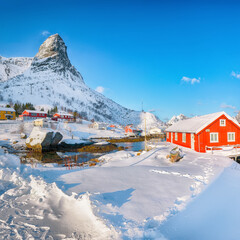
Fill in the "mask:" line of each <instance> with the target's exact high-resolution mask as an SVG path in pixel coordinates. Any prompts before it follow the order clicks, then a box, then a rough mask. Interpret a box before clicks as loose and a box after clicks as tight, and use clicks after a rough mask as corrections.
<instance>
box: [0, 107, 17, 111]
mask: <svg viewBox="0 0 240 240" xmlns="http://www.w3.org/2000/svg"><path fill="white" fill-rule="evenodd" d="M0 111H7V112H15V110H14V109H13V108H6V107H0Z"/></svg>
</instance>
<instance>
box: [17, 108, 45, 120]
mask: <svg viewBox="0 0 240 240" xmlns="http://www.w3.org/2000/svg"><path fill="white" fill-rule="evenodd" d="M19 117H20V118H22V119H23V120H35V119H39V118H46V117H47V113H46V112H44V111H36V110H24V111H23V113H22V115H19Z"/></svg>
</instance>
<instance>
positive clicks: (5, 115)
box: [0, 107, 16, 120]
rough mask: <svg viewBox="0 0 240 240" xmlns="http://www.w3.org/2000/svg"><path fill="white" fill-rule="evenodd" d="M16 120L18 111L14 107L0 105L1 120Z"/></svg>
mask: <svg viewBox="0 0 240 240" xmlns="http://www.w3.org/2000/svg"><path fill="white" fill-rule="evenodd" d="M8 119H9V120H15V119H16V111H15V110H14V109H13V108H6V107H0V120H8Z"/></svg>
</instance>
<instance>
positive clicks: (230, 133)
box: [227, 132, 236, 142]
mask: <svg viewBox="0 0 240 240" xmlns="http://www.w3.org/2000/svg"><path fill="white" fill-rule="evenodd" d="M232 134H233V135H232ZM231 135H232V136H233V137H234V138H233V139H230V136H231ZM235 135H236V134H235V132H228V133H227V141H228V142H235V139H236V136H235Z"/></svg>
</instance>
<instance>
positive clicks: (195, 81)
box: [181, 77, 200, 84]
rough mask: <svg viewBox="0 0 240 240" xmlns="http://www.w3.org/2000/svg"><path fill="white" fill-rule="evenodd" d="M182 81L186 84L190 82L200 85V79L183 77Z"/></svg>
mask: <svg viewBox="0 0 240 240" xmlns="http://www.w3.org/2000/svg"><path fill="white" fill-rule="evenodd" d="M181 80H182V81H184V82H190V83H191V84H194V83H200V78H189V77H182V79H181Z"/></svg>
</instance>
